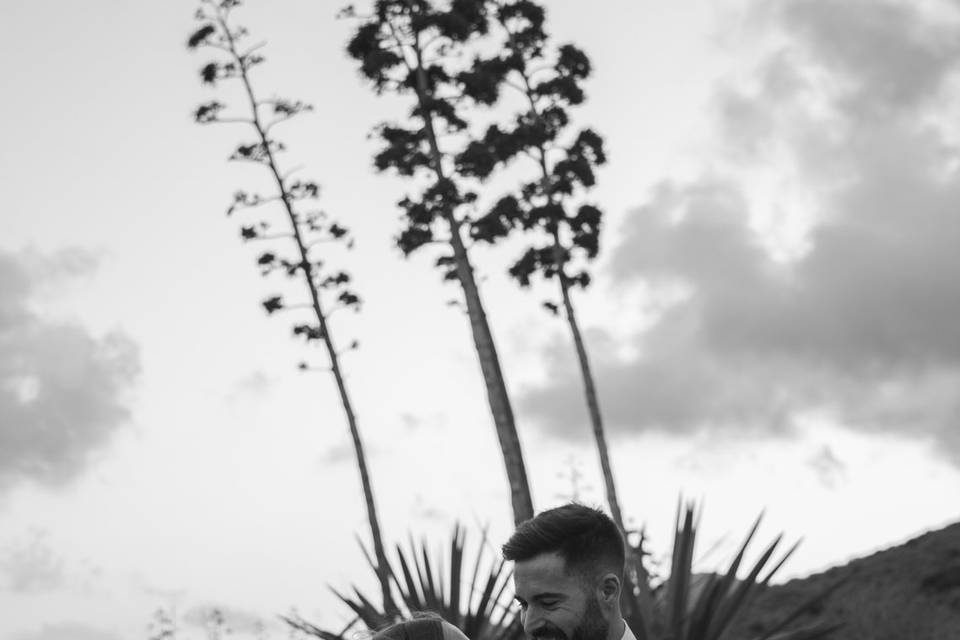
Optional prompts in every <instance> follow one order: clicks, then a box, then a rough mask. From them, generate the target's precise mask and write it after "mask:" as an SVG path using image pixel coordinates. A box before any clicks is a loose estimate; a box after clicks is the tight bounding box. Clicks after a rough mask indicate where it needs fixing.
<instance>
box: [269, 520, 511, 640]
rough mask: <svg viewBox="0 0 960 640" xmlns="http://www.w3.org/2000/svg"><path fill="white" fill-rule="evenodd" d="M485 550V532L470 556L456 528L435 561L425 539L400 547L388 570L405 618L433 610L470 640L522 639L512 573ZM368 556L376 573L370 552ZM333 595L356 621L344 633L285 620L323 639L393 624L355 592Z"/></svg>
mask: <svg viewBox="0 0 960 640" xmlns="http://www.w3.org/2000/svg"><path fill="white" fill-rule="evenodd" d="M486 545H487V538H486V533H484V534H483V535H482V536H481V540H480V542H479V543H478V545H477V549H476V551H475V552H474V553H473V554H468V553H466V532H465V531H464V529H463V527H461V526H460V525H456V526H455V527H454V529H453V533H452V535H451V537H450V542H449V544H448V545H447V546H446V547H445V548H443V549H441V550H440V552H439V553H438V554H437V555H435V556H432V553H431V551H430V548H429V545H428V544H427V542H426V541H425V540H421V541H420V542H419V543H417V542H414V541H413V539H412V538H411V540H410V542H409V547H408V549H407V550H406V551H404V549H403V548H402V547H401V546H400V545H399V544H398V545H397V546H396V557H397V564H396V565H393V566H389V565H388V568H389V571H390V578H391V580H392V582H393V585H394V586H395V587H396V589H397V592H398V593H399V594H400V596H399V599H400V603H401V607H402V609H403V610H404V614H405V615H410V614H412V613H414V612H420V611H432V612H434V613H437V614H439V615H441V616H443V618H444V619H445V620H447V621H448V622H450V623H451V624H453V625H454V626H456V627H458V628H459V629H460V630H461V631H463V632H464V634H466V636H467V637H468V638H470V640H520V639H521V638H522V637H523V628H522V627H521V625H520V618H519V616H518V615H517V613H516V610H515V609H514V608H513V607H512V606H511V603H512V600H513V591H512V589H510V588H509V587H510V576H511V573H510V572H509V571H507V570H506V568H505V566H504V561H503V560H502V559H501V558H499V557H498V556H499V554H497V553H494V552H490V551H487V550H486V549H487V546H486ZM364 552H365V553H366V549H364ZM474 554H475V555H474ZM366 556H367V560H368V561H369V562H370V566H371V568H374V566H375V565H374V562H373V560H372V558H370V555H369V553H366ZM431 556H432V557H434V558H435V560H431ZM394 567H397V569H399V570H398V571H395V570H394ZM333 591H334V593H335V594H336V595H337V597H338V598H340V600H341V601H343V603H344V604H345V605H346V606H347V607H348V608H349V609H350V610H351V611H352V612H353V614H354V616H355V617H354V620H353V621H352V622H351V623H350V624H348V625H347V626H346V628H344V629H341V630H340V631H330V630H326V629H321V628H319V627H317V626H315V625H313V624H311V623H309V622H307V621H306V620H304V619H303V618H300V617H292V616H288V617H284V618H283V619H284V620H285V621H286V622H287V624H289V625H290V626H291V627H292V628H294V629H296V630H298V631H301V632H304V633H307V634H309V635H312V636H316V637H318V638H323V640H349V639H350V638H351V635H348V634H350V632H351V629H353V627H354V626H355V625H356V624H357V623H362V624H363V625H364V626H365V627H366V628H367V629H369V630H376V629H380V628H383V627H384V626H386V625H388V624H390V623H391V622H393V618H392V616H390V615H389V614H388V613H387V612H386V611H385V610H384V607H382V606H378V605H377V604H375V603H374V602H373V601H372V600H371V599H370V598H368V597H367V596H366V595H364V594H363V593H362V592H360V590H358V589H357V588H356V587H354V588H353V593H352V594H344V593H340V592H338V591H336V590H333Z"/></svg>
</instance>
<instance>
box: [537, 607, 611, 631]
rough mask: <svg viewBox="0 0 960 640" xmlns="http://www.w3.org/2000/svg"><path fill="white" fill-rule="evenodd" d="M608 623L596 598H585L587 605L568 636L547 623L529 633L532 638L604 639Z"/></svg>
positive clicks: (608, 628) (608, 629)
mask: <svg viewBox="0 0 960 640" xmlns="http://www.w3.org/2000/svg"><path fill="white" fill-rule="evenodd" d="M609 631H610V623H609V622H608V621H607V620H606V619H605V618H604V617H603V612H602V611H600V604H599V603H598V602H597V599H596V598H592V597H588V598H587V607H586V609H585V610H584V612H583V617H582V618H581V619H580V623H579V624H578V625H577V626H576V627H575V628H574V629H573V632H572V633H571V634H570V636H569V637H568V636H567V634H566V633H564V632H563V630H562V629H560V628H559V627H556V626H554V625H553V624H550V623H547V624H545V625H544V626H543V627H541V628H539V629H537V630H536V631H535V632H533V633H532V634H530V637H531V638H533V639H534V640H606V638H607V634H608V633H609Z"/></svg>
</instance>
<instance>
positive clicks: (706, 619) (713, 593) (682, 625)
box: [627, 504, 839, 640]
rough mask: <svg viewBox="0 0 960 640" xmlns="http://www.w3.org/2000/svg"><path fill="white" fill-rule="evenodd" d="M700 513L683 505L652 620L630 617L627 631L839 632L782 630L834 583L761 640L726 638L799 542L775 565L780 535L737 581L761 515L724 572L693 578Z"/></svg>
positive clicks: (717, 636) (811, 636)
mask: <svg viewBox="0 0 960 640" xmlns="http://www.w3.org/2000/svg"><path fill="white" fill-rule="evenodd" d="M701 513H702V512H698V511H697V509H696V506H695V505H694V504H687V505H686V506H685V507H683V509H682V510H681V509H680V508H678V510H677V517H676V526H675V532H674V540H673V554H672V559H671V563H670V575H669V576H668V577H667V579H666V580H664V582H663V583H662V584H660V585H658V586H657V587H656V588H655V589H654V595H655V599H654V610H653V619H652V620H649V621H643V620H639V619H637V618H636V617H633V618H632V619H631V618H628V619H627V623H628V624H629V625H630V627H631V629H635V630H636V629H638V628H641V626H642V625H644V624H646V626H647V628H648V629H649V630H650V634H651V637H652V638H654V639H656V640H721V639H724V640H816V639H818V638H827V637H828V636H829V635H830V634H831V633H833V632H834V631H836V630H837V629H838V628H839V626H838V625H821V624H815V625H813V626H808V627H804V628H801V629H795V630H791V631H785V629H786V628H787V627H788V626H789V625H790V624H791V623H792V622H794V620H795V619H796V618H797V617H799V615H800V614H801V613H802V612H803V611H805V610H807V609H808V608H810V607H811V606H812V605H814V604H815V603H816V602H817V601H820V600H822V599H824V598H825V597H826V596H827V595H829V593H830V592H832V591H833V589H835V588H836V587H837V586H839V584H835V585H833V586H832V587H830V589H828V590H827V591H824V592H822V593H819V594H816V595H815V596H814V597H813V598H811V599H810V600H809V601H807V602H804V603H803V604H802V605H801V606H800V607H797V609H796V610H795V611H794V612H792V613H791V614H789V615H787V616H785V617H784V618H783V619H782V620H781V621H780V622H779V623H777V624H775V625H774V626H773V627H772V628H771V629H769V630H768V631H766V632H765V633H763V634H761V635H759V636H756V637H749V638H746V637H745V638H740V637H736V638H734V637H733V636H730V635H729V634H727V635H724V634H725V633H726V632H727V631H728V630H729V629H730V628H731V625H732V623H733V622H734V621H735V620H736V619H737V618H738V617H739V616H741V615H743V613H744V612H745V611H746V607H747V605H748V604H749V603H750V602H751V600H752V598H753V597H754V596H755V595H756V594H757V593H758V592H759V591H760V590H762V589H763V588H765V587H766V586H767V585H768V584H769V583H770V580H771V579H772V578H773V576H774V575H775V574H776V573H777V572H778V571H779V570H780V568H781V567H783V565H784V563H785V562H786V561H787V559H788V558H789V557H790V556H791V555H792V554H793V552H794V551H796V549H797V547H798V546H799V544H800V543H799V541H798V542H796V543H795V544H794V545H793V546H792V547H790V548H789V549H788V550H787V551H786V553H784V554H783V555H782V556H781V557H780V558H779V560H776V561H774V555H775V553H776V550H777V548H778V547H779V545H780V543H781V541H782V539H783V535H782V534H781V535H778V536H777V537H776V538H774V540H773V541H772V542H771V543H770V544H769V545H767V547H766V548H765V549H764V551H763V553H762V554H761V555H760V557H759V558H758V559H757V560H756V561H755V562H754V563H753V565H752V566H750V568H749V570H748V571H747V574H746V576H745V577H743V578H740V577H738V573H740V570H741V568H742V567H743V566H744V564H743V563H744V556H745V555H746V552H747V548H748V547H749V546H750V543H751V542H752V540H753V538H754V535H756V532H757V529H758V528H759V526H760V520H761V518H762V515H761V516H760V517H758V518H757V520H756V522H754V524H753V527H751V529H750V531H749V533H748V534H747V536H746V538H744V540H743V543H742V544H741V545H740V549H739V550H738V552H737V554H736V555H735V556H734V558H733V560H732V561H731V562H730V565H729V567H728V568H727V571H726V573H724V574H723V575H720V574H715V573H711V574H706V575H704V574H695V573H694V570H693V552H694V546H695V543H696V538H697V529H698V527H699V520H700V515H701Z"/></svg>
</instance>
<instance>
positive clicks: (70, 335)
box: [0, 250, 139, 490]
mask: <svg viewBox="0 0 960 640" xmlns="http://www.w3.org/2000/svg"><path fill="white" fill-rule="evenodd" d="M94 262H95V261H94V259H93V258H92V257H91V256H90V255H89V254H86V253H83V252H80V251H75V250H74V251H66V252H61V253H59V254H56V255H54V256H49V257H43V256H40V255H38V254H35V253H24V254H11V253H2V252H0V416H2V418H0V490H3V489H4V488H7V487H9V486H11V485H13V484H15V483H17V482H19V481H22V480H31V481H35V482H39V483H41V484H45V485H49V486H56V485H62V484H64V483H66V482H68V481H70V480H71V479H73V478H74V477H76V476H77V475H78V474H79V473H80V472H81V471H82V470H83V469H84V467H85V466H86V464H87V462H88V460H89V457H90V455H91V454H92V453H93V452H95V451H96V450H98V449H99V448H101V447H102V446H103V445H104V444H105V443H106V442H107V441H108V440H109V438H110V436H111V435H112V434H113V433H114V432H115V431H116V430H117V429H118V428H119V427H120V426H121V425H122V424H123V423H124V422H125V421H126V420H127V418H128V411H127V409H126V407H125V405H124V404H123V401H122V396H123V394H124V392H125V391H126V390H127V389H128V388H129V386H130V384H131V382H132V381H133V379H134V378H135V377H136V375H137V373H138V371H139V360H138V355H137V349H136V346H135V345H134V344H133V343H132V342H131V340H130V339H129V338H127V337H126V336H125V335H123V334H121V333H110V334H108V335H106V336H104V337H102V338H97V337H94V336H92V335H90V333H89V332H88V331H87V330H86V329H84V328H83V327H81V326H79V325H77V324H74V323H70V322H60V321H54V320H48V319H46V318H44V317H42V316H41V315H39V314H38V313H37V312H36V311H35V310H34V308H33V307H32V304H33V302H34V298H35V297H36V294H37V293H38V292H39V291H41V290H42V289H43V288H45V287H47V286H48V285H51V284H57V283H58V281H59V280H61V279H62V278H65V277H68V276H70V275H72V274H78V273H85V272H88V271H89V270H91V269H92V265H93V263H94Z"/></svg>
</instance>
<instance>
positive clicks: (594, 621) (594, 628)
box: [570, 598, 610, 640]
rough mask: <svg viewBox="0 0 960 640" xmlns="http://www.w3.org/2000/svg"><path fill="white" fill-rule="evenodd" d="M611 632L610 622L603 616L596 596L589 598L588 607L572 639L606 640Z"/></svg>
mask: <svg viewBox="0 0 960 640" xmlns="http://www.w3.org/2000/svg"><path fill="white" fill-rule="evenodd" d="M609 632H610V623H609V622H608V621H607V619H606V618H604V617H603V612H602V611H600V604H599V603H598V602H597V599H596V598H587V609H586V611H584V612H583V619H582V620H580V624H578V625H577V628H576V629H574V630H573V634H572V637H571V638H570V640H606V637H607V634H608V633H609Z"/></svg>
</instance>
